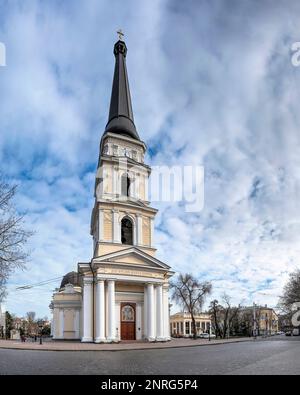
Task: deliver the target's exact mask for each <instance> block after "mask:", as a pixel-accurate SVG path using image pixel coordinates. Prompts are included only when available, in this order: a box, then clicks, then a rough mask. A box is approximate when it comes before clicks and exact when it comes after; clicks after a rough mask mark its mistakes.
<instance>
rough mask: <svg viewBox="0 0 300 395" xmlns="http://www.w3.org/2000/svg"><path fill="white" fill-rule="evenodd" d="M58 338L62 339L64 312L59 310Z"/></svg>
mask: <svg viewBox="0 0 300 395" xmlns="http://www.w3.org/2000/svg"><path fill="white" fill-rule="evenodd" d="M59 338H60V339H63V338H64V310H63V309H60V310H59Z"/></svg>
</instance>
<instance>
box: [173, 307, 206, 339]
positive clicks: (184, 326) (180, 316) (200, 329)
mask: <svg viewBox="0 0 300 395" xmlns="http://www.w3.org/2000/svg"><path fill="white" fill-rule="evenodd" d="M195 321H196V330H197V335H201V333H209V332H210V328H211V316H210V314H208V313H200V314H198V315H196V316H195ZM170 329H171V335H172V336H173V337H176V336H183V337H189V336H192V335H193V333H192V318H191V315H190V314H189V313H183V312H180V313H176V314H173V315H171V317H170Z"/></svg>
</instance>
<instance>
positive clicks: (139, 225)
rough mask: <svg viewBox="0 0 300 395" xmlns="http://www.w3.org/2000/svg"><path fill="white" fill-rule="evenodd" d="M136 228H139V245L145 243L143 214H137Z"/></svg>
mask: <svg viewBox="0 0 300 395" xmlns="http://www.w3.org/2000/svg"><path fill="white" fill-rule="evenodd" d="M136 230H137V238H136V239H137V245H142V244H143V218H142V216H141V215H139V214H138V215H137V221H136Z"/></svg>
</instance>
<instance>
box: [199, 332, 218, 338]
mask: <svg viewBox="0 0 300 395" xmlns="http://www.w3.org/2000/svg"><path fill="white" fill-rule="evenodd" d="M199 337H200V339H209V337H210V338H211V339H215V338H216V335H215V334H213V333H212V334H211V335H210V336H209V333H201V334H200V335H199Z"/></svg>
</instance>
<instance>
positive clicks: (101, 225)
mask: <svg viewBox="0 0 300 395" xmlns="http://www.w3.org/2000/svg"><path fill="white" fill-rule="evenodd" d="M98 227H99V228H98V235H99V236H98V240H97V241H103V240H104V211H103V210H102V209H100V210H99V221H98Z"/></svg>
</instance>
